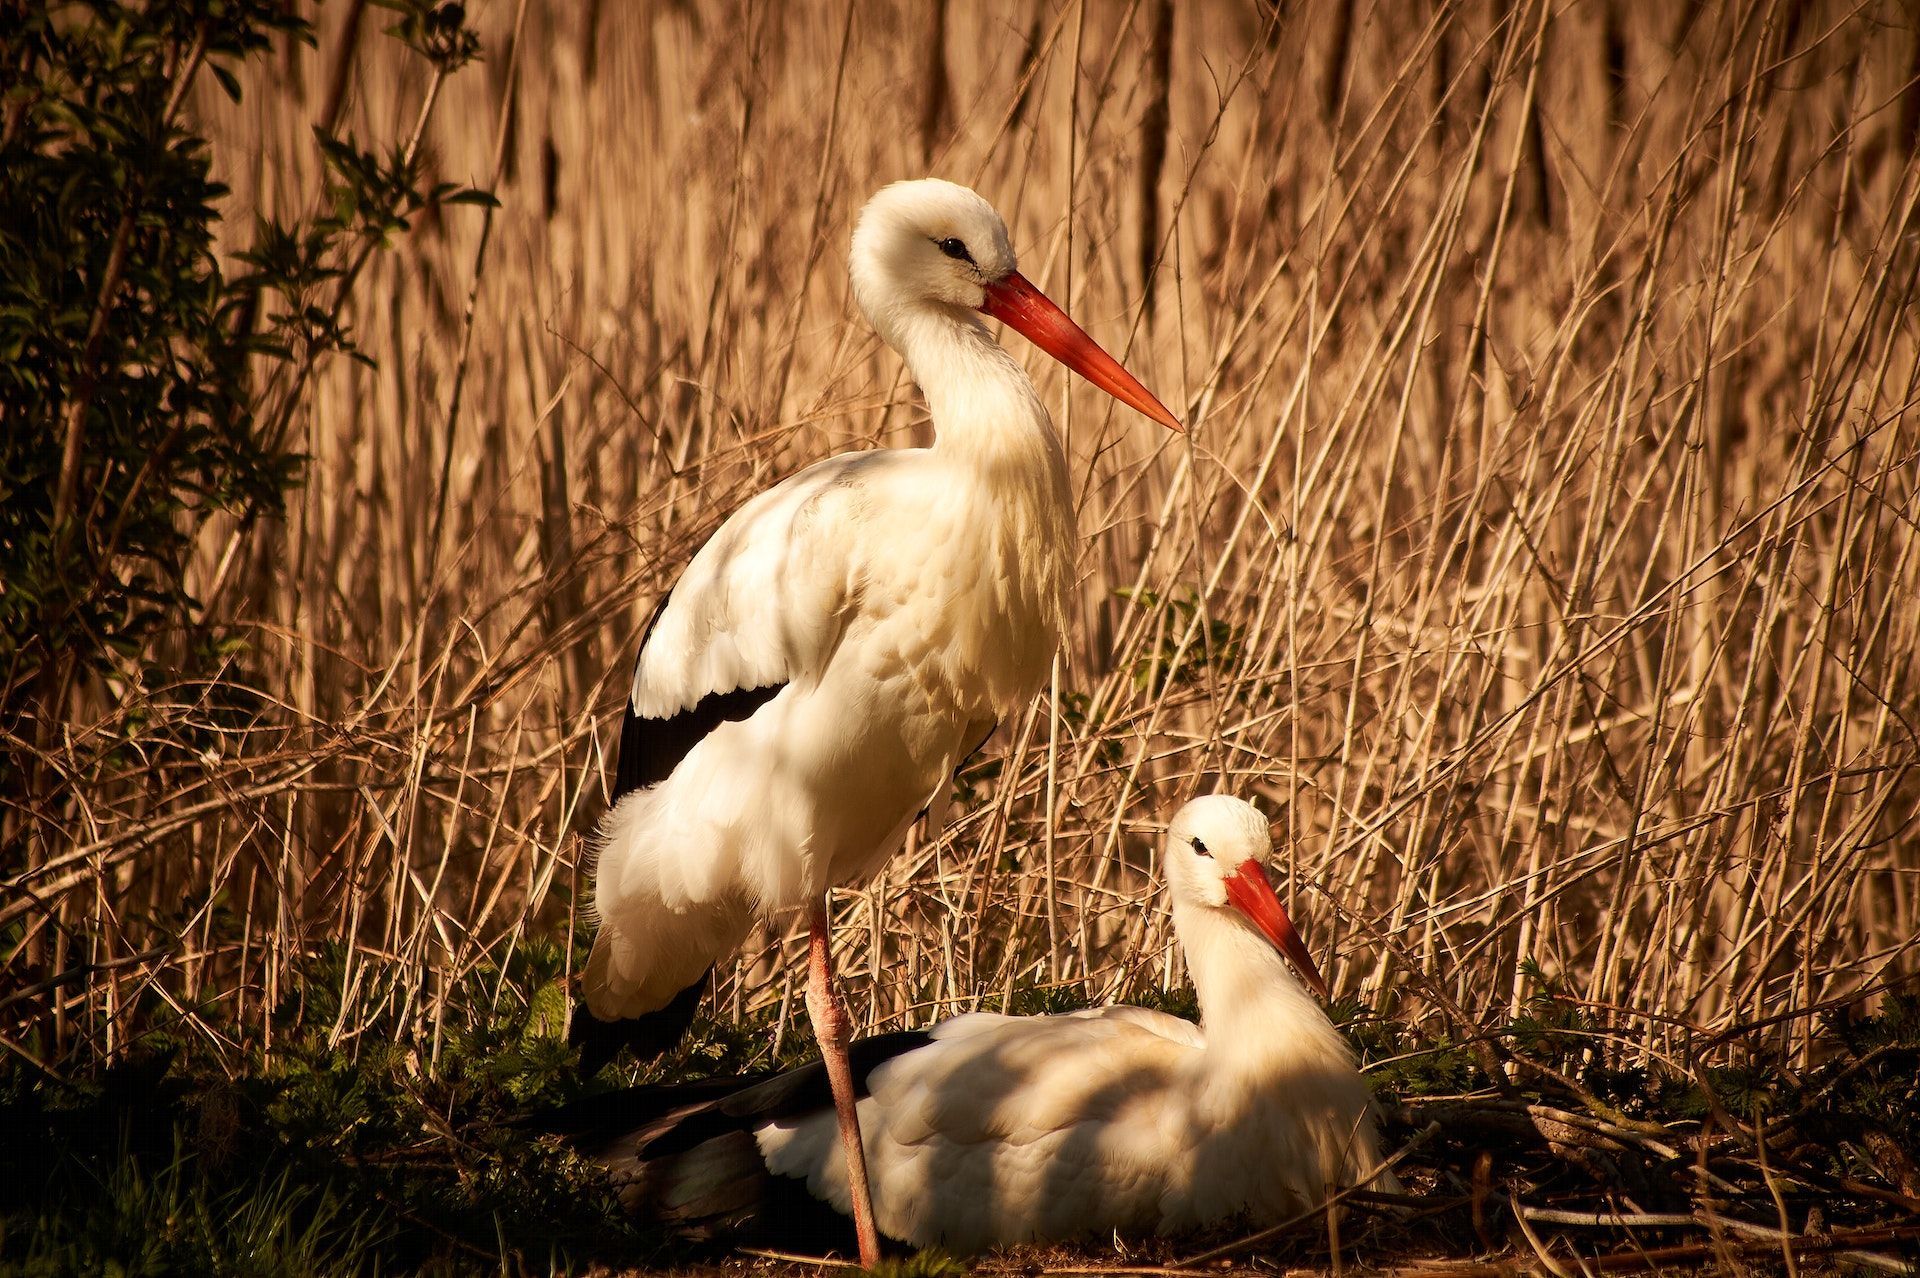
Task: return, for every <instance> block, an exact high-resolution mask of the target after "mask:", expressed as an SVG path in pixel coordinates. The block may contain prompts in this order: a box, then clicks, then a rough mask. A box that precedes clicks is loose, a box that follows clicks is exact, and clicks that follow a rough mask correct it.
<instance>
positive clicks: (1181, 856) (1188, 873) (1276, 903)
mask: <svg viewBox="0 0 1920 1278" xmlns="http://www.w3.org/2000/svg"><path fill="white" fill-rule="evenodd" d="M1272 859H1273V836H1272V835H1271V834H1270V833H1269V832H1268V829H1267V818H1266V817H1265V816H1263V815H1261V812H1260V809H1258V808H1256V807H1254V806H1253V805H1252V804H1251V803H1248V802H1247V801H1246V800H1244V799H1236V798H1233V797H1232V796H1231V795H1225V794H1213V795H1207V796H1206V797H1204V798H1199V799H1195V800H1194V801H1193V802H1191V803H1189V804H1187V805H1186V806H1185V807H1183V808H1181V809H1180V811H1179V812H1177V813H1175V814H1174V818H1173V823H1172V824H1171V825H1169V826H1168V827H1167V844H1166V865H1167V885H1168V887H1169V888H1170V889H1171V890H1172V892H1173V893H1174V896H1175V900H1176V901H1178V902H1180V903H1183V904H1185V905H1186V906H1188V907H1189V908H1193V909H1201V910H1208V911H1216V912H1222V913H1225V914H1228V915H1231V916H1233V917H1235V918H1236V919H1237V920H1238V921H1239V923H1240V924H1241V925H1242V926H1246V927H1250V928H1252V929H1253V930H1254V931H1256V932H1258V933H1259V934H1260V935H1262V936H1264V937H1266V938H1267V940H1268V941H1270V942H1272V944H1273V946H1274V948H1275V949H1277V950H1279V951H1280V952H1281V953H1282V954H1284V955H1286V957H1287V960H1288V961H1289V962H1290V963H1292V964H1293V966H1294V968H1295V969H1296V970H1298V971H1299V973H1300V975H1301V976H1302V977H1304V978H1306V982H1307V984H1308V985H1310V986H1312V987H1313V990H1314V992H1315V993H1317V994H1319V995H1320V997H1322V998H1326V997H1327V994H1328V990H1327V983H1326V981H1325V980H1324V979H1323V978H1322V977H1321V975H1320V969H1319V968H1318V967H1316V966H1315V965H1314V961H1313V955H1311V954H1309V953H1308V952H1307V947H1306V945H1305V943H1304V942H1302V941H1301V939H1300V934H1299V933H1298V932H1296V931H1295V930H1294V927H1293V920H1292V919H1290V918H1288V917H1287V911H1286V908H1285V907H1284V906H1282V905H1281V904H1280V898H1279V897H1278V896H1277V895H1275V894H1274V890H1273V885H1272V884H1271V883H1270V882H1269V881H1268V879H1267V865H1268V863H1269V862H1270V861H1271V860H1272Z"/></svg>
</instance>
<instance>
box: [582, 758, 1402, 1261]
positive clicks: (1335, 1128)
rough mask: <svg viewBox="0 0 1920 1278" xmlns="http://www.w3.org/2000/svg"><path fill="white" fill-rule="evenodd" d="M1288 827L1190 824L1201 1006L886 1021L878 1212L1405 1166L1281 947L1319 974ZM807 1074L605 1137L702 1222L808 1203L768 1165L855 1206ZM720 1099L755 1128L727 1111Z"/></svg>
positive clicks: (1254, 1194)
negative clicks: (1281, 863)
mask: <svg viewBox="0 0 1920 1278" xmlns="http://www.w3.org/2000/svg"><path fill="white" fill-rule="evenodd" d="M1270 846H1271V845H1270V842H1269V839H1268V834H1267V826H1266V821H1265V819H1264V818H1263V817H1261V815H1260V814H1259V812H1258V811H1257V810H1256V809H1254V808H1253V807H1252V806H1251V805H1249V804H1246V803H1243V802H1241V801H1240V800H1238V799H1231V798H1226V797H1224V796H1215V797H1212V798H1206V799H1200V800H1197V801H1195V802H1194V803H1192V804H1189V805H1188V806H1187V807H1186V808H1185V809H1183V810H1182V811H1181V812H1180V814H1179V815H1178V816H1177V817H1176V818H1175V820H1174V822H1173V825H1172V827H1171V828H1170V831H1169V834H1168V839H1167V853H1166V866H1167V879H1168V890H1169V893H1170V896H1171V903H1172V911H1173V923H1174V929H1175V933H1176V935H1177V936H1178V938H1179V941H1180V944H1181V946H1182V947H1183V949H1184V950H1185V952H1186V956H1187V963H1188V967H1189V969H1190V971H1191V973H1192V976H1193V983H1194V990H1195V992H1196V993H1197V994H1198V996H1199V1001H1200V1008H1201V1015H1202V1023H1201V1025H1198V1026H1196V1025H1194V1024H1192V1023H1190V1022H1187V1021H1184V1020H1181V1019H1179V1018H1177V1017H1172V1016H1167V1015H1165V1014H1163V1013H1159V1012H1153V1011H1148V1010H1146V1009H1143V1008H1137V1007H1109V1008H1102V1009H1099V1010H1096V1011H1087V1012H1075V1013H1071V1014H1068V1015H1064V1016H1035V1017H1017V1016H1001V1015H993V1014H985V1013H977V1014H973V1015H968V1016H961V1017H957V1018H955V1019H953V1020H949V1021H945V1022H943V1023H941V1024H939V1025H937V1026H935V1027H934V1028H933V1029H932V1030H931V1031H930V1032H927V1033H922V1034H896V1035H891V1036H888V1039H889V1040H890V1041H889V1042H888V1043H887V1044H885V1045H884V1046H881V1045H879V1044H877V1043H876V1046H877V1047H879V1050H877V1051H875V1052H872V1053H868V1054H867V1055H868V1058H869V1059H871V1058H872V1057H873V1056H879V1057H881V1059H879V1061H878V1063H872V1064H869V1065H868V1067H867V1068H866V1071H865V1091H866V1095H865V1096H864V1097H863V1098H862V1099H861V1100H860V1101H859V1106H858V1108H859V1116H860V1130H861V1132H862V1134H863V1138H864V1142H865V1150H866V1164H867V1169H868V1181H869V1184H870V1185H871V1188H872V1201H873V1211H874V1219H875V1222H876V1223H877V1225H878V1227H879V1229H880V1231H881V1232H882V1233H885V1234H887V1235H889V1236H891V1237H893V1238H896V1239H899V1240H901V1241H903V1242H906V1243H910V1244H913V1245H915V1246H935V1245H938V1246H942V1247H945V1248H948V1249H951V1250H954V1251H960V1252H971V1251H977V1250H981V1249H983V1248H986V1247H990V1246H997V1245H1002V1244H1008V1243H1019V1242H1054V1241H1064V1240H1068V1239H1073V1238H1079V1237H1089V1236H1101V1237H1106V1236H1111V1235H1112V1234H1113V1233H1115V1232H1118V1233H1121V1234H1125V1235H1130V1236H1136V1237H1138V1236H1142V1235H1147V1234H1154V1233H1160V1234H1172V1233H1180V1232H1184V1231H1189V1230H1193V1229H1196V1228H1200V1227H1204V1226H1207V1225H1210V1224H1216V1223H1222V1222H1226V1221H1230V1220H1234V1219H1244V1220H1245V1221H1246V1222H1248V1223H1250V1224H1263V1223H1273V1222H1277V1221H1279V1220H1282V1219H1285V1218H1287V1217H1289V1216H1292V1215H1294V1214H1296V1213H1298V1212H1301V1211H1304V1210H1306V1209H1308V1208H1310V1207H1312V1206H1314V1205H1315V1204H1317V1203H1319V1202H1321V1201H1323V1200H1324V1199H1325V1198H1326V1197H1327V1196H1328V1195H1329V1194H1331V1193H1332V1192H1334V1191H1336V1190H1338V1189H1340V1188H1342V1187H1345V1186H1350V1185H1363V1184H1368V1183H1371V1184H1372V1186H1373V1187H1375V1188H1378V1189H1385V1190H1392V1189H1396V1188H1397V1182H1396V1181H1395V1179H1394V1177H1393V1174H1392V1173H1391V1172H1390V1171H1383V1170H1381V1169H1380V1150H1379V1143H1378V1136H1377V1134H1376V1132H1375V1127H1374V1117H1373V1112H1372V1104H1371V1100H1370V1098H1369V1095H1368V1092H1367V1088H1366V1085H1365V1084H1364V1082H1363V1081H1362V1080H1361V1078H1360V1075H1359V1072H1358V1070H1357V1069H1356V1067H1355V1064H1354V1059H1353V1054H1352V1052H1351V1050H1350V1049H1349V1048H1348V1046H1347V1044H1346V1042H1345V1040H1344V1039H1342V1038H1341V1036H1340V1034H1339V1032H1338V1031H1337V1030H1336V1029H1335V1028H1334V1027H1333V1025H1332V1024H1331V1023H1330V1022H1329V1021H1328V1020H1327V1017H1326V1015H1325V1014H1324V1013H1323V1012H1322V1011H1321V1010H1320V1007H1319V1005H1318V1004H1317V1003H1316V1002H1315V1001H1314V999H1313V997H1312V996H1311V995H1310V994H1309V993H1308V992H1307V990H1306V989H1304V988H1303V987H1302V986H1301V984H1300V983H1299V981H1297V980H1296V979H1295V978H1294V976H1293V975H1292V974H1291V973H1290V972H1289V971H1288V969H1287V966H1286V964H1285V963H1283V962H1282V959H1281V952H1282V950H1284V951H1285V952H1286V953H1287V954H1288V955H1289V956H1292V957H1293V958H1294V960H1295V962H1296V963H1297V964H1300V965H1303V967H1304V970H1305V971H1306V972H1307V973H1308V974H1309V976H1310V977H1311V979H1312V980H1313V981H1314V983H1315V984H1316V985H1319V983H1320V982H1319V977H1318V973H1317V972H1314V971H1313V969H1312V967H1311V964H1312V960H1311V958H1310V957H1308V956H1307V955H1306V951H1305V949H1304V947H1303V946H1301V945H1300V942H1299V940H1298V938H1297V937H1296V936H1295V935H1294V934H1293V930H1292V925H1291V923H1290V922H1288V921H1287V920H1286V915H1285V912H1284V910H1282V909H1281V907H1280V905H1279V901H1278V898H1277V897H1275V896H1274V895H1273V892H1272V889H1271V888H1270V887H1268V886H1267V883H1266V879H1265V873H1264V866H1265V864H1266V862H1267V860H1268V858H1269V855H1270ZM1198 848H1205V849H1207V851H1205V852H1202V851H1198V850H1196V849H1198ZM865 1046H867V1045H866V1044H856V1046H855V1056H856V1058H858V1057H861V1055H862V1052H861V1050H860V1049H861V1048H862V1047H865ZM798 1077H799V1076H798V1075H797V1074H794V1075H783V1076H776V1077H775V1078H773V1079H770V1080H765V1081H759V1082H756V1083H755V1084H754V1085H753V1086H751V1087H748V1088H744V1089H741V1090H737V1091H735V1092H734V1093H733V1094H731V1095H729V1096H725V1097H723V1098H721V1099H718V1100H711V1099H708V1100H702V1101H701V1102H699V1103H697V1104H693V1105H686V1106H682V1107H680V1108H679V1109H677V1110H673V1111H672V1118H671V1119H670V1120H669V1121H667V1122H665V1123H656V1124H653V1125H651V1126H649V1127H647V1128H645V1129H643V1130H642V1131H640V1132H636V1133H633V1134H631V1135H630V1136H628V1137H627V1138H626V1139H624V1140H621V1141H617V1142H615V1143H614V1145H613V1146H612V1147H610V1150H609V1151H608V1152H604V1153H603V1154H602V1155H601V1156H602V1158H603V1160H605V1161H606V1162H607V1163H608V1164H609V1166H610V1167H611V1169H612V1170H613V1172H614V1173H615V1176H616V1180H617V1181H620V1182H621V1183H623V1186H624V1189H625V1192H626V1193H627V1196H628V1198H629V1200H630V1201H633V1202H635V1203H636V1204H637V1205H645V1206H646V1207H647V1208H649V1209H651V1210H653V1211H656V1212H659V1213H661V1214H664V1215H666V1216H668V1217H669V1218H677V1219H679V1220H680V1221H681V1223H683V1224H685V1223H688V1220H689V1218H690V1217H694V1216H699V1215H700V1214H702V1213H707V1214H709V1215H711V1214H714V1213H716V1212H721V1211H733V1212H736V1213H743V1214H744V1216H745V1217H746V1220H745V1221H744V1222H742V1223H749V1224H750V1223H756V1222H754V1221H753V1219H752V1217H753V1215H754V1214H755V1212H756V1211H757V1212H758V1214H759V1215H760V1216H767V1215H773V1214H783V1215H788V1216H790V1215H792V1214H793V1211H792V1208H791V1206H788V1207H786V1208H784V1209H781V1211H779V1212H769V1211H768V1210H766V1208H765V1206H764V1204H765V1203H766V1202H767V1201H768V1197H767V1185H766V1184H765V1182H767V1181H768V1180H769V1178H771V1179H773V1180H775V1181H777V1180H778V1179H779V1178H789V1179H790V1180H791V1181H797V1182H801V1183H804V1185H805V1187H806V1189H807V1191H808V1192H809V1193H810V1194H811V1195H812V1197H813V1198H815V1199H817V1200H819V1201H821V1202H822V1203H824V1204H827V1205H828V1206H830V1207H831V1208H832V1209H834V1211H836V1212H838V1213H842V1214H844V1213H847V1212H848V1211H849V1209H850V1198H849V1193H848V1181H847V1172H846V1164H845V1161H844V1159H843V1158H842V1157H841V1151H840V1146H839V1134H838V1128H837V1126H836V1122H835V1116H834V1112H833V1110H832V1109H831V1108H829V1107H827V1105H826V1104H825V1098H824V1097H823V1096H821V1095H819V1093H818V1087H817V1084H816V1085H815V1087H814V1089H813V1094H812V1096H811V1099H810V1101H808V1102H807V1103H804V1104H796V1099H795V1098H796V1092H797V1090H798V1089H797V1088H796V1086H795V1081H794V1080H796V1079H797V1078H798ZM670 1099H671V1098H669V1100H670ZM667 1108H671V1106H670V1105H669V1106H668V1107H667ZM722 1114H724V1115H731V1116H733V1117H734V1119H735V1120H737V1130H731V1131H730V1130H726V1128H725V1127H724V1125H723V1126H721V1127H715V1126H714V1124H715V1120H716V1116H717V1115H722ZM696 1128H697V1129H698V1130H700V1131H701V1132H702V1133H703V1134H705V1137H706V1138H705V1139H704V1140H702V1141H701V1142H699V1143H697V1144H693V1143H691V1142H689V1141H688V1140H687V1139H686V1135H685V1134H686V1133H687V1132H689V1131H693V1130H696ZM747 1136H750V1137H751V1140H752V1144H751V1145H748V1144H746V1143H745V1139H746V1137H747ZM663 1151H664V1152H663ZM755 1155H757V1157H756V1156H755ZM756 1177H757V1178H758V1182H756ZM757 1223H760V1224H763V1225H764V1224H767V1223H769V1222H767V1221H765V1220H761V1221H758V1222H757Z"/></svg>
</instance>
